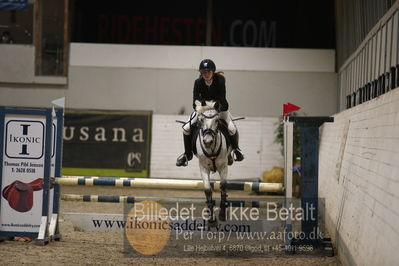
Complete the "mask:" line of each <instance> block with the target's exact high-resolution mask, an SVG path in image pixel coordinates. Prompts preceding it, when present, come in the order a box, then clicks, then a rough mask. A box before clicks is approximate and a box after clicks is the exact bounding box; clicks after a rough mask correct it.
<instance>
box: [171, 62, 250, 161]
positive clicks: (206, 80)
mask: <svg viewBox="0 0 399 266" xmlns="http://www.w3.org/2000/svg"><path fill="white" fill-rule="evenodd" d="M199 72H200V77H199V78H198V79H196V80H195V82H194V97H193V107H194V112H193V113H192V114H191V116H190V119H189V120H188V121H187V122H186V123H185V124H184V125H183V137H184V153H183V154H182V155H180V156H179V157H178V158H177V161H176V165H177V166H186V165H187V164H188V161H190V160H191V159H192V158H193V152H192V146H191V136H190V134H191V125H192V124H194V123H195V122H196V121H197V117H198V114H197V112H196V106H197V104H196V102H197V103H198V102H203V101H211V100H214V101H217V102H219V104H220V113H219V116H220V118H222V119H223V120H225V121H226V124H227V125H228V131H229V135H230V142H231V144H232V146H233V151H234V154H235V157H236V158H235V160H236V161H242V160H243V159H244V155H243V154H242V153H241V152H240V149H239V148H238V131H237V127H236V125H235V124H234V122H233V120H232V118H231V114H230V112H229V111H228V109H229V103H228V102H227V100H226V79H225V77H224V76H223V72H216V65H215V63H214V62H213V61H212V60H210V59H204V60H202V61H201V63H200V65H199Z"/></svg>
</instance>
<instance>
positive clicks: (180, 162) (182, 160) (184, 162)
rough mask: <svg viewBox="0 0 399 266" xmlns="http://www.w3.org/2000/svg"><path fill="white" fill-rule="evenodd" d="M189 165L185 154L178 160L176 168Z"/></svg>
mask: <svg viewBox="0 0 399 266" xmlns="http://www.w3.org/2000/svg"><path fill="white" fill-rule="evenodd" d="M187 165H188V158H187V155H186V154H185V153H183V154H182V155H180V156H179V157H178V158H177V161H176V166H187Z"/></svg>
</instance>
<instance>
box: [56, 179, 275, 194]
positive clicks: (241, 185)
mask: <svg viewBox="0 0 399 266" xmlns="http://www.w3.org/2000/svg"><path fill="white" fill-rule="evenodd" d="M55 184H58V185H62V186H113V187H120V188H123V187H130V188H158V189H200V190H203V189H204V184H203V182H202V180H180V179H153V178H127V179H126V178H68V177H61V178H56V179H55ZM211 186H212V188H213V189H214V190H220V181H211ZM227 189H228V190H241V191H246V192H275V193H280V192H282V191H283V184H282V183H262V182H240V181H230V182H228V183H227Z"/></svg>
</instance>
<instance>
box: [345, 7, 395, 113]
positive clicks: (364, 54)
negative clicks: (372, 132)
mask: <svg viewBox="0 0 399 266" xmlns="http://www.w3.org/2000/svg"><path fill="white" fill-rule="evenodd" d="M398 31H399V1H396V2H395V3H394V4H393V5H392V7H391V8H390V9H389V10H388V11H387V13H386V14H385V15H384V16H383V17H382V18H381V19H380V20H379V21H378V23H377V24H376V25H375V26H374V27H373V28H372V29H371V31H370V32H369V33H368V34H367V36H366V38H365V39H364V40H363V42H362V43H361V44H360V45H359V47H358V48H357V49H356V51H355V52H354V53H353V54H352V55H351V56H350V57H349V58H348V59H347V60H346V61H345V63H344V64H343V65H342V66H341V67H340V69H339V71H338V79H339V80H338V86H339V89H340V110H343V109H345V108H346V109H348V108H351V107H354V106H356V105H358V104H361V103H363V102H366V101H369V100H371V99H373V98H376V97H378V96H380V95H382V94H384V93H386V92H388V91H390V90H393V89H395V88H396V87H398V86H399V53H398V50H399V32H398Z"/></svg>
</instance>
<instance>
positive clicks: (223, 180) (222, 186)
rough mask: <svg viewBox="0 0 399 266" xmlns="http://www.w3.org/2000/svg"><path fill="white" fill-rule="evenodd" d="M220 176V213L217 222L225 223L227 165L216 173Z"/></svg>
mask: <svg viewBox="0 0 399 266" xmlns="http://www.w3.org/2000/svg"><path fill="white" fill-rule="evenodd" d="M218 172H219V175H220V212H219V220H220V221H226V209H227V205H228V203H227V165H224V166H223V167H221V168H220V170H219V171H218Z"/></svg>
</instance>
